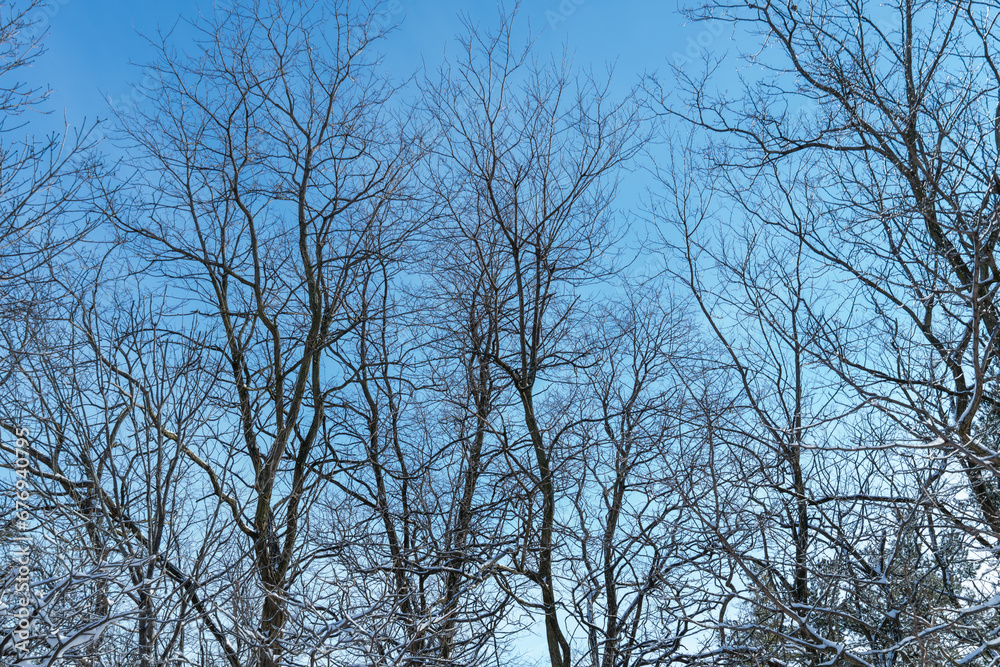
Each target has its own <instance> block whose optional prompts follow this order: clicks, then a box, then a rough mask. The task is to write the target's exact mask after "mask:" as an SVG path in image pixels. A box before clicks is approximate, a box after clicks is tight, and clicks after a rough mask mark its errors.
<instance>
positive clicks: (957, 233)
mask: <svg viewBox="0 0 1000 667" xmlns="http://www.w3.org/2000/svg"><path fill="white" fill-rule="evenodd" d="M693 15H695V16H696V17H698V18H704V19H712V20H725V21H732V22H734V24H735V26H736V29H737V30H740V31H743V30H747V31H749V32H755V33H757V34H759V35H760V36H761V37H762V39H766V40H767V41H768V43H770V44H772V45H774V47H775V48H773V49H769V50H767V51H766V52H761V53H759V54H758V53H756V52H755V53H754V54H753V55H750V56H749V57H750V58H752V59H753V60H754V62H755V63H757V64H758V65H760V66H762V67H761V68H760V69H759V70H756V71H761V72H763V74H761V75H760V76H759V77H758V78H750V75H747V79H746V80H745V81H744V84H745V90H746V96H745V97H744V99H743V100H739V101H727V100H726V99H723V98H722V97H721V96H716V95H715V94H713V88H712V86H711V82H710V81H709V80H705V79H702V78H699V77H697V76H695V75H692V73H691V72H680V73H679V74H680V80H681V83H682V86H683V87H684V88H685V89H686V92H687V100H688V101H689V102H690V106H689V107H688V110H681V109H680V108H679V107H673V108H671V109H669V110H668V113H670V114H671V115H674V116H681V117H683V118H684V119H685V121H686V122H690V123H693V124H694V125H695V126H697V127H702V128H705V129H708V130H710V131H711V132H712V133H713V134H714V136H715V137H716V139H717V140H713V141H712V142H710V143H706V144H705V146H704V147H705V150H704V152H702V153H701V156H702V157H703V158H704V160H703V161H702V162H701V164H702V165H703V166H706V167H708V170H706V171H700V172H699V175H700V176H701V175H704V174H706V173H710V174H712V176H711V177H710V180H709V181H707V182H705V181H702V182H701V183H700V184H699V185H698V186H697V187H699V188H705V189H706V190H708V191H710V192H711V193H713V194H714V196H715V197H716V198H715V200H712V201H710V200H703V201H701V202H696V201H695V199H696V198H697V197H696V193H695V191H693V190H691V189H690V188H689V187H687V186H678V185H677V183H678V182H679V181H678V180H675V179H676V178H680V172H678V171H677V170H675V171H674V176H672V177H670V178H669V179H668V180H671V181H672V184H671V185H670V187H669V188H668V191H669V192H670V195H671V198H672V203H671V208H672V210H673V213H671V214H670V215H669V217H672V218H673V219H674V220H676V221H680V226H679V228H678V232H679V237H680V238H679V240H678V237H674V241H673V242H674V243H677V244H680V245H681V246H683V248H682V255H683V256H684V257H686V259H687V262H688V270H687V276H686V282H687V283H688V284H689V285H690V286H691V287H692V288H694V289H695V291H696V292H697V293H699V294H700V297H699V298H700V299H701V301H702V305H703V310H704V313H705V315H706V317H708V318H709V319H710V320H711V321H713V322H714V328H715V331H716V334H717V336H718V337H719V338H720V339H721V340H723V341H725V342H726V343H727V349H728V350H729V352H730V354H731V359H732V363H733V365H734V368H735V370H736V372H737V376H738V378H739V383H740V384H741V385H743V387H744V390H743V394H744V397H745V399H746V400H747V401H748V402H749V403H750V404H749V405H748V406H747V407H748V409H749V410H750V411H751V414H754V415H756V419H757V420H758V422H759V425H760V426H762V427H766V429H765V433H766V434H767V440H769V441H770V443H771V444H767V446H768V447H779V451H776V452H775V453H776V454H779V456H777V457H776V463H774V464H771V463H770V462H768V465H769V466H770V465H775V466H776V467H778V468H779V469H782V468H784V469H785V470H787V471H788V472H789V473H790V474H791V479H789V480H787V481H785V480H779V481H778V483H776V484H775V483H772V484H770V485H769V487H770V488H772V489H774V490H775V491H779V492H781V493H783V494H785V495H786V498H787V502H786V504H785V505H784V507H785V508H787V509H791V508H792V507H797V509H796V510H795V511H794V512H790V513H788V516H787V518H785V519H783V520H781V522H780V525H783V526H785V527H787V529H788V530H791V531H792V532H793V533H794V536H795V539H793V540H792V542H793V543H795V544H797V546H796V547H795V549H794V552H793V553H794V558H791V559H789V560H788V561H787V566H784V567H783V566H781V565H780V564H781V563H782V562H783V561H784V559H783V558H780V557H778V554H777V553H776V551H775V548H774V547H775V545H774V543H773V541H772V542H770V543H769V544H765V541H764V540H765V538H764V535H763V534H762V535H761V538H760V539H761V541H757V542H753V541H747V542H746V546H744V547H739V548H737V547H736V546H735V545H734V543H733V539H734V538H730V537H726V536H724V535H720V539H721V537H726V542H725V544H726V545H727V546H726V548H727V549H731V551H730V554H731V555H733V563H734V566H735V567H736V568H737V569H739V570H741V571H742V575H741V576H742V577H744V578H745V580H746V581H747V582H748V584H750V587H751V589H752V590H753V591H754V595H755V596H757V597H756V598H755V600H753V601H750V602H751V604H752V605H756V606H757V608H758V611H759V613H758V614H757V615H756V617H755V618H756V619H757V620H758V621H759V620H760V619H762V618H764V617H768V618H770V619H771V620H770V621H768V623H770V626H768V627H765V626H766V625H767V624H766V623H761V624H759V625H758V627H760V629H761V630H762V632H763V634H765V635H767V636H768V637H769V638H770V639H769V640H768V642H770V644H768V643H764V644H758V648H763V649H764V650H763V654H764V655H768V656H769V657H768V659H773V660H785V659H794V660H797V661H801V662H803V663H806V664H808V663H810V662H818V661H823V660H827V661H831V660H834V659H836V660H837V661H842V662H843V663H844V664H886V665H889V664H928V663H936V661H940V660H956V661H957V660H964V661H967V662H968V661H972V660H973V659H974V658H976V657H978V656H982V657H984V658H986V657H987V656H992V648H991V646H992V644H991V641H992V639H991V635H990V634H989V632H988V631H985V627H986V626H988V625H989V623H990V621H989V620H988V619H990V618H992V615H993V614H994V613H995V612H994V610H993V607H994V606H995V605H994V602H993V600H994V594H995V590H994V587H993V585H991V584H988V583H986V580H988V579H989V577H987V578H986V579H981V580H979V581H978V582H976V581H974V580H972V579H970V573H971V572H973V571H977V570H978V569H979V568H980V567H982V568H994V567H995V565H994V564H993V563H992V562H991V561H990V558H991V556H989V554H991V553H992V552H993V548H994V545H995V544H996V540H997V538H998V528H1000V523H998V522H997V520H996V519H997V516H998V515H997V513H996V507H995V500H994V495H995V494H994V488H995V485H996V483H997V480H996V473H997V470H996V467H995V465H994V464H993V461H994V460H995V449H994V448H993V446H992V445H991V444H990V443H991V442H992V437H991V429H990V427H989V423H990V412H991V410H992V405H993V403H994V400H993V391H992V389H991V381H992V379H993V376H994V372H995V360H996V350H995V343H996V336H997V331H998V330H997V319H996V314H995V304H994V299H995V288H996V285H997V283H996V281H995V275H994V274H995V268H994V265H995V260H994V252H995V247H994V246H995V241H996V238H997V220H996V215H995V213H996V212H995V207H996V196H997V195H996V192H997V190H996V185H995V184H996V182H997V176H996V165H997V156H998V147H1000V143H998V142H1000V135H997V134H996V129H997V127H998V125H997V112H996V109H997V107H996V97H997V94H998V93H997V91H998V80H1000V79H998V76H997V74H998V72H1000V70H998V69H997V67H996V59H995V53H994V52H995V50H996V46H997V43H996V40H997V36H996V28H995V17H994V16H993V12H992V8H989V7H986V6H985V5H978V4H975V3H917V2H909V1H904V2H899V3H891V4H890V5H885V6H879V7H876V6H874V5H870V4H868V3H848V4H847V5H846V6H845V5H834V4H832V3H825V2H815V3H763V4H746V5H741V4H731V3H711V4H706V5H704V6H702V7H701V8H698V9H696V10H694V11H693ZM710 64H711V63H710ZM730 99H731V98H730ZM681 180H682V179H681ZM730 212H735V214H732V213H730ZM730 216H731V217H730ZM711 224H719V225H720V226H725V227H726V228H727V229H740V230H745V231H744V232H743V236H742V238H740V237H737V238H738V240H737V241H735V242H734V241H733V240H732V237H733V235H732V233H731V232H729V233H727V235H726V237H725V238H723V237H722V236H721V235H719V236H717V237H716V238H712V233H711V232H710V230H709V229H708V226H709V225H711ZM715 268H717V269H719V270H720V272H721V274H723V275H724V277H723V278H722V279H718V278H717V276H718V275H719V274H714V275H715V276H716V277H708V276H707V275H706V273H705V270H706V269H715ZM797 276H801V277H803V278H804V280H799V279H798V278H796V277H797ZM790 279H795V280H796V281H797V282H789V281H790ZM723 301H725V302H726V303H725V307H720V306H722V302H723ZM733 318H737V319H733ZM747 321H749V322H752V323H754V324H756V323H757V322H762V323H765V326H764V327H763V328H761V329H758V331H756V332H752V331H751V328H750V327H748V326H746V322H747ZM736 331H740V332H741V333H733V332H736ZM741 340H742V341H743V342H740V341H741ZM789 355H791V356H789ZM769 369H770V370H769ZM778 371H780V374H776V372H778ZM800 377H801V378H802V382H801V383H800V381H799V378H800ZM762 381H764V383H768V382H769V383H771V384H773V387H774V390H776V391H774V390H772V391H771V392H769V395H770V396H772V397H773V398H774V400H778V401H781V404H780V405H779V404H777V403H768V402H766V401H765V400H764V398H765V395H762V394H761V393H760V392H761V389H762V388H763V387H764V384H761V382H762ZM783 383H785V387H786V388H787V389H785V390H782V388H781V387H782V384H783ZM810 386H811V387H812V388H809V387H810ZM799 387H802V388H804V389H805V391H803V390H802V389H800V388H799ZM782 396H784V397H785V398H782ZM836 396H839V397H840V398H836ZM789 397H793V399H794V400H791V399H790V398H789ZM803 399H805V401H806V402H802V401H803ZM829 400H833V401H834V403H831V404H830V405H837V406H838V407H836V409H833V410H832V411H823V410H817V408H818V407H819V406H821V405H822V404H824V403H825V402H826V401H829ZM771 406H773V407H771ZM786 406H787V407H786ZM824 412H825V414H824ZM810 413H812V414H811V416H810ZM779 414H781V415H783V416H782V418H781V419H780V420H775V419H774V416H776V415H779ZM824 422H825V423H826V425H825V426H824V425H823V424H824ZM741 430H743V431H745V430H746V429H741ZM809 433H812V434H816V435H820V434H821V436H822V437H821V440H819V441H816V440H813V438H814V437H815V435H814V436H809V435H808V434H809ZM810 440H812V441H813V443H815V444H809V441H810ZM824 441H825V442H829V441H833V442H836V443H838V444H836V445H835V446H833V447H832V448H831V447H830V446H829V445H825V444H824V445H821V444H820V442H824ZM782 442H784V443H785V444H784V445H782V444H781V443H782ZM761 444H762V445H763V444H766V441H764V440H762V441H761ZM754 455H755V456H757V455H759V453H755V454H754ZM797 470H801V473H802V474H801V480H802V483H801V484H800V483H799V482H798V481H797V480H798V479H799V474H798V473H797V472H796V471H797ZM845 470H846V471H850V472H849V473H847V472H844V471H845ZM835 471H839V472H835ZM959 480H964V483H959ZM747 497H750V498H753V497H755V496H754V495H752V494H751V493H750V490H749V489H748V493H747ZM969 499H971V501H972V502H971V503H970V501H969ZM731 514H732V513H731ZM764 516H768V515H767V514H764ZM776 520H777V517H776ZM747 539H749V538H747ZM772 539H773V538H772ZM765 546H766V547H767V552H768V553H769V554H770V555H769V556H768V557H762V556H761V554H760V551H761V550H763V549H765ZM976 550H980V551H979V553H976ZM783 569H785V570H787V572H788V573H789V575H790V574H791V573H792V572H794V573H795V574H794V577H792V578H790V579H788V580H787V583H786V582H784V581H779V579H777V578H776V577H777V576H778V575H783V574H784V572H783ZM780 591H788V592H787V593H781V592H780ZM848 591H851V592H850V593H848ZM872 605H880V607H879V609H880V611H879V612H878V614H873V613H872V609H871V606H872ZM765 607H766V611H763V609H764V608H765ZM821 618H822V619H823V620H822V621H821V620H820V619H821ZM761 636H763V635H761ZM767 646H771V647H772V648H773V650H772V648H767ZM778 647H780V648H778ZM918 649H919V650H918ZM786 651H791V653H787V652H786ZM783 652H785V653H783ZM782 656H783V657H782Z"/></svg>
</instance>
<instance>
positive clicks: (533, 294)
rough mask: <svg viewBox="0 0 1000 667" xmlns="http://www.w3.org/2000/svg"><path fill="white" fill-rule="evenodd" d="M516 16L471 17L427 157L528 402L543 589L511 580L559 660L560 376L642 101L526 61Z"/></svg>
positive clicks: (501, 355)
mask: <svg viewBox="0 0 1000 667" xmlns="http://www.w3.org/2000/svg"><path fill="white" fill-rule="evenodd" d="M512 25H513V24H512V18H511V17H509V16H508V17H504V18H503V20H502V23H501V26H500V28H499V30H497V31H496V32H495V33H492V34H487V33H485V32H481V31H475V30H470V34H469V36H468V37H467V38H465V39H464V40H463V41H462V43H461V47H462V54H461V57H460V58H459V59H458V60H457V61H456V62H454V64H452V65H449V66H447V67H446V68H445V69H444V71H443V72H442V75H441V78H440V81H435V82H433V83H432V84H428V86H426V87H425V91H424V92H425V99H426V101H427V104H428V106H429V108H430V111H431V114H432V115H433V118H434V123H435V124H436V125H437V127H438V128H439V132H440V136H441V139H440V142H439V144H438V145H437V146H436V148H435V150H434V156H435V157H434V164H433V166H432V169H433V173H434V175H435V177H436V179H437V180H436V182H435V190H436V191H437V192H438V193H439V194H438V197H439V201H440V202H441V216H442V219H443V221H444V224H445V225H446V226H447V229H448V231H449V233H450V237H451V238H450V242H451V243H453V244H454V245H455V247H456V248H458V249H462V250H458V251H457V252H458V253H459V254H458V256H460V257H467V258H469V259H470V260H471V261H470V262H469V265H468V269H467V270H468V271H469V272H473V273H475V274H479V275H483V276H486V277H487V282H486V283H485V284H484V285H483V287H484V293H483V295H482V297H481V298H482V299H484V303H485V304H487V305H488V308H489V310H490V312H489V313H484V314H483V315H482V317H484V322H483V326H490V327H495V334H494V335H495V337H496V342H495V343H494V344H493V349H492V350H485V351H484V352H485V354H486V358H487V359H488V361H489V364H490V365H491V366H492V367H493V368H494V369H496V372H497V373H498V374H499V376H500V377H502V378H503V381H504V383H509V387H510V390H511V392H512V393H513V394H514V397H515V398H516V403H517V404H518V408H519V412H520V416H519V422H520V423H519V424H518V429H517V431H514V430H512V429H513V424H514V422H511V421H509V420H508V421H507V433H506V434H504V440H505V442H504V447H505V456H506V457H507V461H508V464H509V465H510V469H511V476H512V477H511V479H512V480H514V481H515V482H516V484H517V485H518V486H519V487H520V489H521V492H520V493H521V495H523V497H524V500H525V502H526V505H525V506H523V507H522V508H520V510H519V511H520V512H522V513H523V514H522V516H523V517H525V518H524V519H523V523H522V525H523V532H521V534H520V535H519V536H518V538H517V539H518V544H517V545H516V552H515V553H514V554H513V557H512V558H511V559H510V560H509V562H508V564H507V567H508V568H509V569H510V570H511V572H512V573H514V574H516V578H523V579H525V580H526V581H527V582H529V583H530V585H531V586H532V587H533V588H534V591H535V594H534V595H532V596H530V598H529V597H528V596H527V595H525V594H523V593H520V594H519V593H518V592H517V591H516V589H515V586H511V587H510V588H509V590H510V591H511V594H512V595H515V596H516V597H517V598H518V599H519V600H520V601H521V604H523V605H524V606H526V607H527V608H528V609H533V610H536V611H537V612H538V613H540V615H541V617H542V619H543V620H544V624H545V636H546V642H547V646H548V653H549V659H550V662H551V664H552V665H553V667H569V665H570V664H572V656H571V647H570V642H569V638H568V637H567V633H566V631H565V629H564V627H563V621H562V620H561V618H562V614H563V611H562V610H563V609H564V604H565V603H564V602H563V601H562V600H560V597H561V592H560V586H559V572H558V567H559V565H558V560H559V558H558V556H557V552H558V550H559V548H560V544H559V537H558V531H557V522H556V513H557V506H558V505H560V504H561V503H562V502H563V501H564V500H565V496H564V495H563V492H564V490H565V489H566V488H567V483H568V480H567V479H566V478H565V476H564V474H563V473H564V472H565V469H564V466H565V464H566V461H567V457H566V455H565V454H564V452H563V451H562V450H563V448H564V447H565V446H566V445H565V437H564V435H565V428H566V427H567V426H568V425H569V422H568V421H567V415H566V414H565V411H564V410H563V408H562V407H560V406H559V401H558V400H555V397H554V391H553V386H552V383H555V382H557V381H558V379H559V377H560V375H561V374H565V373H567V372H569V371H570V370H571V369H572V368H573V367H575V366H578V365H580V364H581V362H582V361H583V359H584V358H585V357H586V356H587V354H588V353H587V351H586V350H584V349H582V348H581V347H580V346H578V344H577V342H576V340H575V339H574V338H573V336H572V332H573V330H574V327H575V326H576V325H577V323H578V322H579V318H580V317H581V315H582V314H583V312H584V308H583V307H582V306H581V305H580V298H581V294H580V290H581V289H582V288H583V286H584V285H586V284H588V283H592V282H594V281H595V279H596V278H598V277H599V276H601V275H604V274H605V272H606V271H607V270H608V267H609V266H610V265H609V263H608V261H607V260H608V258H607V257H602V254H603V253H605V252H606V251H607V250H608V248H609V247H610V245H611V242H612V240H613V239H614V231H613V229H614V227H613V225H612V224H611V219H610V216H611V208H610V201H611V197H612V194H613V192H614V185H615V181H614V173H615V170H616V169H617V168H618V167H619V166H621V165H622V164H624V163H626V162H627V161H628V160H629V159H630V158H631V157H633V156H634V155H635V153H636V151H637V150H638V149H639V148H640V147H641V145H642V134H641V132H640V131H639V130H638V126H637V123H638V114H637V110H636V109H635V108H634V107H632V106H630V105H629V104H627V103H623V104H611V105H609V104H608V102H606V99H607V97H608V96H607V91H606V90H605V89H604V88H601V87H600V86H598V85H597V84H595V83H593V82H592V81H589V80H586V79H578V80H576V82H575V83H574V80H573V79H571V78H570V74H569V72H568V70H567V68H566V67H565V66H562V67H560V66H558V65H556V66H554V67H552V68H545V67H541V66H534V67H532V66H529V65H528V64H527V57H528V52H527V50H526V49H520V48H518V47H516V46H515V45H514V43H513V37H512ZM549 397H552V398H553V400H552V401H551V402H550V401H549ZM516 588H520V586H516Z"/></svg>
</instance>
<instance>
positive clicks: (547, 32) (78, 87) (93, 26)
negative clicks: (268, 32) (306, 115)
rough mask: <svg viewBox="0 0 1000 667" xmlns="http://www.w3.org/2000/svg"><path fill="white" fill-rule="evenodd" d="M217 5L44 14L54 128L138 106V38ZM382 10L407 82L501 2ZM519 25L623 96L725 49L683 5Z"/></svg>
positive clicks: (54, 2) (145, 49) (535, 3)
mask: <svg viewBox="0 0 1000 667" xmlns="http://www.w3.org/2000/svg"><path fill="white" fill-rule="evenodd" d="M214 1H215V2H220V1H223V0H214ZM212 2H213V0H160V1H155V0H50V8H49V9H48V10H47V11H45V12H40V13H39V17H40V18H41V19H42V20H41V21H40V23H41V25H42V26H44V28H45V29H46V30H48V37H47V39H46V40H45V47H46V49H47V53H46V54H45V55H44V56H43V57H41V58H39V59H38V61H37V62H36V64H35V71H34V72H33V73H32V79H34V81H36V82H41V83H47V84H48V85H50V86H51V87H52V88H53V93H52V96H51V98H50V100H49V104H48V105H47V107H48V108H49V109H50V110H51V111H53V112H54V113H53V116H54V117H50V119H49V121H52V122H55V121H61V118H59V117H60V116H61V115H62V112H65V114H66V117H67V119H68V120H69V121H70V122H71V123H74V124H75V123H79V122H80V121H81V120H82V119H83V118H84V117H87V118H91V119H92V118H94V117H106V116H107V115H108V107H107V98H109V97H110V98H111V100H113V101H115V102H118V103H120V102H121V101H123V100H124V101H126V102H127V101H128V100H129V99H134V98H135V97H136V96H135V93H134V85H135V83H136V82H138V81H140V80H141V77H142V74H141V71H140V70H139V68H138V67H135V66H131V65H130V64H129V63H130V62H135V63H142V62H145V61H147V60H149V59H150V58H151V57H152V56H153V55H154V52H153V50H152V49H151V47H150V45H149V44H148V43H147V42H146V40H145V39H144V38H143V37H141V36H140V33H141V34H145V35H147V36H149V37H151V38H153V39H156V34H157V31H158V30H169V29H170V28H171V27H172V26H174V25H176V24H177V21H178V19H179V18H180V17H182V16H184V17H192V16H196V15H197V12H198V11H199V9H201V10H203V11H210V10H211V7H212ZM508 4H509V3H508ZM383 6H384V7H385V10H384V11H385V13H386V15H387V16H390V17H391V19H393V20H398V21H399V23H400V26H399V29H398V30H397V31H396V32H395V33H394V34H392V35H391V36H390V38H389V40H388V41H387V42H386V43H385V44H384V49H385V51H386V60H385V64H386V67H387V69H388V70H389V71H391V72H392V73H394V74H396V75H398V76H400V77H403V76H405V75H406V74H409V73H412V72H414V71H416V70H418V69H420V68H421V66H422V64H426V66H427V67H428V68H429V69H435V68H436V67H437V65H438V64H439V63H440V61H441V59H442V55H443V54H444V52H445V49H446V47H447V46H448V45H449V44H453V39H454V37H455V35H456V34H458V33H459V32H461V30H462V28H461V24H460V22H459V19H458V15H459V12H468V13H469V14H470V15H471V16H472V18H473V19H474V20H476V21H480V22H482V23H483V24H486V25H489V24H495V21H496V16H497V4H496V2H492V1H490V0H483V1H473V0H464V1H459V0H392V1H390V2H386V3H384V5H383ZM519 20H520V21H522V22H523V23H522V26H524V27H526V26H527V25H528V24H529V23H530V28H531V31H532V32H533V33H535V34H538V35H539V41H538V47H539V48H538V55H540V56H542V57H543V58H544V57H546V56H547V55H548V54H554V55H556V56H558V55H560V54H561V53H562V50H563V48H566V49H568V52H569V54H570V55H571V56H572V57H573V59H574V63H575V64H577V65H580V66H583V67H589V66H593V67H594V69H595V71H596V72H598V73H603V71H604V70H605V67H606V66H607V65H608V64H611V63H614V64H615V77H614V82H615V87H616V89H618V90H621V91H627V90H628V88H629V87H631V86H633V85H635V84H636V83H637V82H638V81H639V77H640V75H641V74H643V73H644V72H654V71H657V70H659V71H661V72H662V71H663V70H665V65H666V63H667V61H668V59H674V60H675V59H676V58H678V57H683V56H684V54H685V53H686V54H689V55H690V54H692V53H696V52H698V51H701V50H704V49H717V48H719V47H720V46H722V47H723V48H724V45H722V44H720V42H722V41H724V40H722V39H720V38H719V37H718V36H717V35H714V34H712V33H711V32H710V31H707V30H706V27H705V26H704V25H700V24H685V21H684V19H683V17H681V16H680V15H679V14H678V12H677V5H676V3H674V2H669V1H668V2H655V1H653V0H617V1H615V2H611V1H609V0H524V1H523V2H522V4H521V11H520V13H519ZM179 30H180V31H183V26H182V27H181V28H179ZM723 37H724V35H723ZM178 43H179V44H183V40H178Z"/></svg>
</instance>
